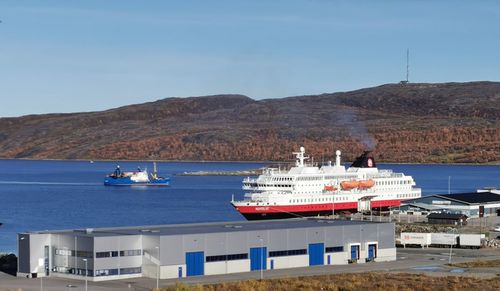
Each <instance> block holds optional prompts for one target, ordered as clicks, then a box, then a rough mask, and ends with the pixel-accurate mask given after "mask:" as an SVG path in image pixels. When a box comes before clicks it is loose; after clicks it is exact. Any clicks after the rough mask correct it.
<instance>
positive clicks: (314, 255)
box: [309, 243, 325, 266]
mask: <svg viewBox="0 0 500 291" xmlns="http://www.w3.org/2000/svg"><path fill="white" fill-rule="evenodd" d="M324 257H325V244H323V243H318V244H309V266H316V265H323V264H324Z"/></svg>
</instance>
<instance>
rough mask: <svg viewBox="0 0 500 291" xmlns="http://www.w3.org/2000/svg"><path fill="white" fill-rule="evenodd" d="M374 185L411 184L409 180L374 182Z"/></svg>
mask: <svg viewBox="0 0 500 291" xmlns="http://www.w3.org/2000/svg"><path fill="white" fill-rule="evenodd" d="M375 184H376V185H408V184H411V181H410V180H403V181H401V180H399V181H376V182H375Z"/></svg>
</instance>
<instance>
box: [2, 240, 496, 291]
mask: <svg viewBox="0 0 500 291" xmlns="http://www.w3.org/2000/svg"><path fill="white" fill-rule="evenodd" d="M397 257H398V259H397V261H395V262H382V263H367V264H352V265H343V266H316V267H307V268H294V269H285V270H267V271H264V272H263V275H264V279H266V278H284V277H298V276H312V275H324V274H336V273H361V272H377V271H386V272H405V273H408V272H409V273H425V274H428V275H439V276H443V275H456V276H464V275H465V276H479V277H484V278H490V277H494V276H496V273H500V268H489V269H487V270H485V269H478V270H465V272H464V273H462V272H463V271H464V270H461V269H459V268H453V267H449V266H445V264H447V263H448V260H449V249H445V248H429V249H410V248H407V249H398V255H397ZM476 259H500V250H492V249H481V250H464V249H454V250H453V253H452V262H455V263H458V262H465V261H473V260H476ZM259 276H260V272H258V271H256V272H247V273H239V274H231V275H214V276H204V277H190V278H183V279H180V280H179V279H170V280H161V281H160V286H167V285H173V284H175V283H176V282H183V283H186V284H210V283H220V282H230V281H240V280H248V279H258V278H259ZM43 285H44V287H45V288H44V290H50V291H63V290H70V288H69V287H67V286H68V285H75V286H76V287H74V288H71V290H72V291H81V290H84V286H85V283H84V281H75V280H67V279H59V278H44V279H43ZM155 286H156V280H155V279H149V278H139V279H129V280H115V281H108V282H95V283H94V282H89V288H88V290H91V291H115V290H125V291H127V290H138V291H139V290H144V291H145V290H152V288H154V287H155ZM0 290H1V291H4V290H9V291H11V290H12V291H38V290H40V279H26V278H16V277H12V276H9V275H6V274H3V273H0Z"/></svg>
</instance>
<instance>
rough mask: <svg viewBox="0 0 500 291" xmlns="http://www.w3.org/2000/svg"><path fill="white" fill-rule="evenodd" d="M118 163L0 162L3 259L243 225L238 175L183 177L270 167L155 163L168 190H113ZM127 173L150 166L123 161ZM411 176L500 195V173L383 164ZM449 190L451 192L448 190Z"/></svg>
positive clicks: (498, 169)
mask: <svg viewBox="0 0 500 291" xmlns="http://www.w3.org/2000/svg"><path fill="white" fill-rule="evenodd" d="M117 164H118V163H117V162H100V161H96V162H93V163H90V162H89V161H28V160H0V222H2V223H3V225H2V226H0V253H1V252H14V253H16V252H17V251H16V234H17V233H20V232H26V231H36V230H56V229H74V228H97V227H111V226H132V225H156V224H170V223H189V222H210V221H231V220H244V218H243V216H241V215H240V214H239V213H238V212H236V211H235V210H234V209H233V208H232V206H231V205H230V204H229V202H230V201H231V197H232V196H233V195H234V197H235V199H241V198H243V194H244V193H243V191H242V190H241V180H242V179H243V178H244V177H240V176H179V175H178V174H181V173H184V172H191V171H237V170H249V169H257V168H260V167H263V166H266V165H268V164H267V163H230V162H215V163H213V162H206V163H202V162H181V163H178V162H168V163H158V164H157V165H158V172H159V174H161V175H167V176H171V177H172V182H171V186H169V187H110V186H104V185H103V179H104V176H105V175H106V174H108V173H110V172H112V171H113V170H114V168H115V167H116V165H117ZM119 164H120V166H121V168H122V170H135V169H136V168H137V167H141V168H144V167H149V169H152V164H151V163H149V162H119ZM378 167H379V168H381V169H392V170H394V172H403V173H405V174H407V175H412V176H413V178H414V179H415V181H416V183H417V186H418V187H420V188H422V192H423V194H424V195H428V194H445V193H448V190H450V191H451V192H452V193H460V192H469V191H475V190H476V189H478V188H482V187H498V188H500V166H486V165H484V166H475V165H411V164H409V165H399V164H397V165H396V164H390V165H389V164H379V165H378ZM448 185H450V188H448Z"/></svg>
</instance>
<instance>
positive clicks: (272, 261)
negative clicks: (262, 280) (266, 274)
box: [271, 260, 274, 270]
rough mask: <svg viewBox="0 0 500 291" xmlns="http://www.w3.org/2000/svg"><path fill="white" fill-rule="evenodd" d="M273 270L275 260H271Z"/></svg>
mask: <svg viewBox="0 0 500 291" xmlns="http://www.w3.org/2000/svg"><path fill="white" fill-rule="evenodd" d="M271 270H274V260H271Z"/></svg>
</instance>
